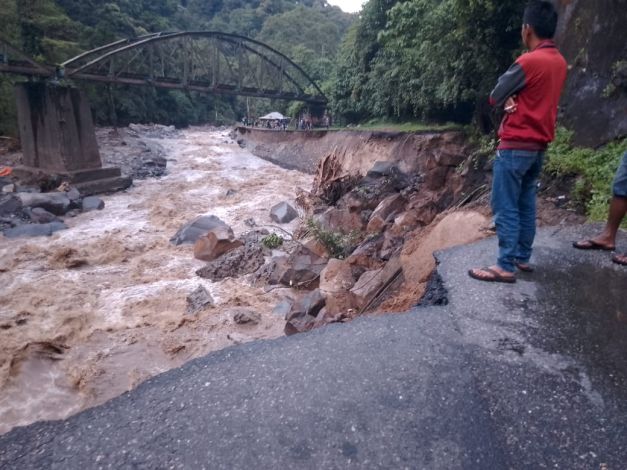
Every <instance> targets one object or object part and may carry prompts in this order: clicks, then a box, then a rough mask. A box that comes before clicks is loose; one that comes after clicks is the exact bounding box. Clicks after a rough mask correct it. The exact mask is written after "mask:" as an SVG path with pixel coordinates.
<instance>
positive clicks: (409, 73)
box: [332, 0, 522, 123]
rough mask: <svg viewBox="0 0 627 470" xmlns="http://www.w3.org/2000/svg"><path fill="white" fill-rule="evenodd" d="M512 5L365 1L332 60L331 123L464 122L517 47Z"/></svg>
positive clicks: (510, 0) (516, 6) (513, 1)
mask: <svg viewBox="0 0 627 470" xmlns="http://www.w3.org/2000/svg"><path fill="white" fill-rule="evenodd" d="M521 14H522V5H521V2H520V1H517V0H505V1H501V0H475V1H472V2H468V1H465V0H408V1H404V2H400V1H397V0H370V1H369V2H368V3H367V4H366V5H365V6H364V9H363V12H362V15H361V17H360V19H359V21H357V22H356V24H355V25H354V26H353V27H352V28H351V29H350V30H349V32H348V34H347V35H346V37H345V39H344V42H343V44H342V48H341V49H340V52H339V55H338V64H337V74H336V82H335V87H334V89H333V93H332V97H333V105H334V111H335V114H336V115H340V116H342V117H343V118H344V119H345V120H347V121H353V122H354V121H361V120H365V119H368V118H373V117H377V118H381V117H388V118H392V117H395V118H403V119H409V120H411V119H415V118H418V119H429V120H439V121H442V120H443V121H455V122H464V123H465V122H469V121H470V120H471V118H472V117H473V116H475V115H476V114H477V112H480V111H482V109H483V105H482V103H485V101H486V98H487V96H488V93H489V91H490V89H491V87H492V86H493V85H494V83H495V81H496V78H497V77H498V75H499V74H500V73H502V71H503V70H505V69H506V68H507V67H508V66H509V65H510V63H511V62H512V60H513V58H514V56H515V53H516V52H517V49H518V48H519V47H520V46H519V42H520V37H519V27H520V22H521Z"/></svg>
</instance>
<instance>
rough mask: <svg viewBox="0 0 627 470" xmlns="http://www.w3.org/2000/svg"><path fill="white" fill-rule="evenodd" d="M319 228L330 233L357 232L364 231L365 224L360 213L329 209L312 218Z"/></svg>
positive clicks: (334, 208)
mask: <svg viewBox="0 0 627 470" xmlns="http://www.w3.org/2000/svg"><path fill="white" fill-rule="evenodd" d="M314 219H315V220H316V222H318V224H319V225H320V227H321V228H322V229H324V230H328V231H330V232H342V233H349V232H359V231H361V230H363V229H364V226H365V223H364V220H363V219H362V217H361V214H360V213H357V212H351V211H349V210H348V209H338V208H336V207H330V208H329V209H327V210H326V211H325V212H323V213H322V214H320V215H317V216H315V218H314Z"/></svg>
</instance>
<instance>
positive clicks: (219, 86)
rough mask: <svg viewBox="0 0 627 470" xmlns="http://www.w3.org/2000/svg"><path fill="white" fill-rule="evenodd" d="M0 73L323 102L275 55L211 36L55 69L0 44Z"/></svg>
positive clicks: (158, 38) (108, 49) (162, 37)
mask: <svg viewBox="0 0 627 470" xmlns="http://www.w3.org/2000/svg"><path fill="white" fill-rule="evenodd" d="M0 72H2V73H13V74H21V75H27V76H40V77H49V78H51V79H72V80H84V81H91V82H101V83H110V84H123V85H138V86H150V87H156V88H166V89H173V90H189V91H197V92H201V93H215V94H224V95H240V96H251V97H259V98H273V99H282V100H293V101H303V102H306V103H309V104H314V105H323V106H324V105H325V104H326V103H327V99H326V97H325V96H324V94H323V93H322V91H321V90H320V88H319V87H318V85H316V83H315V82H314V81H313V80H312V79H311V78H310V77H309V76H308V75H307V73H306V72H305V71H304V70H303V69H302V68H301V67H299V66H298V65H297V64H295V63H294V62H293V61H291V60H290V59H289V58H288V57H286V56H285V55H283V54H281V53H280V52H279V51H277V50H276V49H273V48H271V47H270V46H268V45H266V44H263V43H261V42H259V41H256V40H254V39H250V38H246V37H244V36H238V35H235V34H227V33H221V32H215V31H192V32H172V33H153V34H148V35H145V36H140V37H136V38H132V39H124V40H120V41H116V42H114V43H111V44H107V45H105V46H102V47H99V48H96V49H93V50H91V51H87V52H85V53H83V54H80V55H78V56H76V57H74V58H72V59H69V60H67V61H65V62H63V63H62V64H59V65H58V66H49V65H43V64H39V63H38V62H36V61H34V60H32V59H31V58H29V57H27V56H26V55H25V54H23V53H21V52H20V51H19V50H17V49H15V48H14V47H12V46H11V45H10V44H9V43H7V42H6V41H4V40H2V39H1V38H0Z"/></svg>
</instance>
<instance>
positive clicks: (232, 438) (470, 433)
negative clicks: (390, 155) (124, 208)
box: [0, 227, 627, 470]
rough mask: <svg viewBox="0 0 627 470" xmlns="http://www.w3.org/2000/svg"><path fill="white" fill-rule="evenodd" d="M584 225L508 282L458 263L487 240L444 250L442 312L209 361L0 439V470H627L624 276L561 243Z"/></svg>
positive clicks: (490, 250) (541, 245)
mask: <svg viewBox="0 0 627 470" xmlns="http://www.w3.org/2000/svg"><path fill="white" fill-rule="evenodd" d="M593 231H594V227H580V228H568V229H566V228H564V229H560V228H547V229H543V230H541V231H540V232H539V236H538V239H537V243H536V253H535V259H534V260H533V261H534V262H535V265H536V266H537V271H536V273H533V274H525V275H520V276H519V280H518V282H517V283H516V284H515V285H494V284H488V283H481V282H478V281H475V280H472V279H470V278H469V277H468V276H467V274H466V272H467V269H468V268H470V267H475V266H478V265H489V264H491V263H492V261H493V258H494V255H495V250H496V241H495V240H494V239H489V240H485V241H482V242H479V243H477V244H474V245H470V246H464V247H458V248H455V249H452V250H449V251H446V252H444V253H439V254H438V255H437V257H438V260H439V262H440V265H439V267H438V271H439V274H440V275H441V277H442V279H443V282H444V287H445V288H446V289H447V290H448V299H449V303H448V305H446V306H433V307H422V308H417V309H414V310H413V311H411V312H409V313H405V314H399V315H386V316H372V317H364V318H361V319H358V320H356V321H354V322H352V323H348V324H339V325H330V326H327V327H325V328H322V329H319V330H316V331H313V332H311V333H307V334H301V335H296V336H292V337H285V338H281V339H279V340H274V341H262V342H254V343H249V344H245V345H241V346H237V347H232V348H229V349H225V350H222V351H218V352H215V353H212V354H209V355H208V356H206V357H203V358H200V359H197V360H194V361H192V362H190V363H188V364H186V365H185V366H183V367H181V368H179V369H175V370H172V371H169V372H166V373H164V374H161V375H160V376H157V377H155V378H153V379H150V380H148V381H147V382H145V383H143V384H142V385H140V386H139V387H138V388H136V389H135V390H133V391H131V392H129V393H126V394H124V395H122V396H120V397H118V398H116V399H114V400H111V401H110V402H108V403H106V404H104V405H102V406H99V407H97V408H93V409H90V410H87V411H85V412H82V413H80V414H78V415H76V416H73V417H71V418H69V419H67V420H65V421H59V422H42V423H36V424H33V425H31V426H28V427H24V428H19V429H15V430H13V431H12V432H10V433H8V434H6V435H4V436H2V437H0V468H7V469H8V468H16V469H17V468H19V469H30V468H53V469H55V468H58V469H61V468H63V469H84V468H90V469H91V468H116V469H120V468H211V469H220V468H224V469H234V468H252V467H256V468H312V469H314V468H315V469H319V468H412V469H413V468H416V469H418V468H428V469H485V468H491V469H501V468H503V469H505V468H513V469H526V468H529V469H537V468H565V469H571V470H573V469H599V468H607V469H609V470H612V469H622V468H625V462H627V424H626V423H627V270H625V268H621V267H619V266H615V265H613V264H612V263H611V262H610V256H609V254H607V253H599V252H581V251H577V250H574V249H572V248H571V246H570V243H571V242H572V241H573V240H578V239H580V238H582V237H585V236H590V235H591V234H592V233H593ZM623 248H624V249H627V246H623Z"/></svg>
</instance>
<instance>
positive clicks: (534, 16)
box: [523, 0, 557, 39]
mask: <svg viewBox="0 0 627 470" xmlns="http://www.w3.org/2000/svg"><path fill="white" fill-rule="evenodd" d="M523 24H528V25H529V26H531V27H532V28H533V30H534V31H535V33H536V36H538V37H539V38H540V39H553V36H555V29H556V28H557V11H555V7H554V6H553V4H552V3H551V2H546V1H541V0H531V1H530V2H529V3H528V4H527V6H526V7H525V13H524V15H523Z"/></svg>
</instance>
